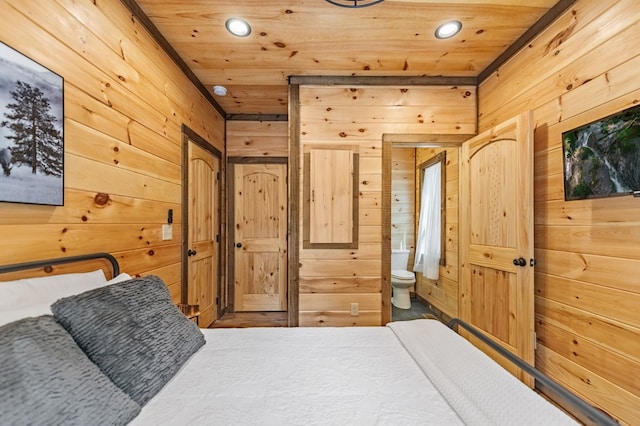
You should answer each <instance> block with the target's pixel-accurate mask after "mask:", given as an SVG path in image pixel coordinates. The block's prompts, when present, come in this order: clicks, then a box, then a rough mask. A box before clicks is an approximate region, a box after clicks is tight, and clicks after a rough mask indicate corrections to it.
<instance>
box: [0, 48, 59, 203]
mask: <svg viewBox="0 0 640 426" xmlns="http://www.w3.org/2000/svg"><path fill="white" fill-rule="evenodd" d="M63 89H64V80H63V78H62V77H61V76H59V75H58V74H56V73H54V72H52V71H51V70H49V69H47V68H45V67H43V66H42V65H40V64H38V63H37V62H35V61H33V60H31V59H29V58H28V57H26V56H25V55H23V54H22V53H20V52H18V51H17V50H14V49H13V48H11V47H9V46H7V45H6V44H4V43H2V42H0V166H1V168H2V170H1V171H0V202H12V203H26V204H45V205H52V206H61V205H63V204H64V91H63Z"/></svg>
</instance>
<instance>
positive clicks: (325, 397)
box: [131, 320, 576, 426]
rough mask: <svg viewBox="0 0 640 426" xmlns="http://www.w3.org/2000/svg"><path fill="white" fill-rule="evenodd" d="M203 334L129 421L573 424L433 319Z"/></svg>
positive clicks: (304, 423) (345, 423)
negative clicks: (192, 352)
mask: <svg viewBox="0 0 640 426" xmlns="http://www.w3.org/2000/svg"><path fill="white" fill-rule="evenodd" d="M202 331H203V333H204V334H205V337H206V340H207V344H206V345H205V346H204V347H203V348H201V349H200V350H199V351H198V352H197V353H196V354H195V355H194V356H193V357H192V358H191V359H190V360H189V362H188V363H187V364H186V365H185V366H184V367H183V368H182V370H180V372H179V373H178V374H177V375H176V376H175V377H174V378H173V379H172V380H171V381H170V382H169V383H168V384H167V386H165V387H164V388H163V389H162V390H161V391H160V393H159V394H158V395H156V396H155V397H154V398H153V399H152V400H151V401H150V402H149V403H148V404H147V405H146V406H145V407H144V408H143V409H142V412H141V413H140V415H139V416H138V417H137V418H136V419H134V421H133V422H132V423H131V424H133V425H158V424H162V425H187V424H206V425H403V426H404V425H443V426H444V425H446V426H449V425H459V424H468V425H508V426H511V425H518V426H520V425H536V426H537V425H554V426H555V425H565V424H566V425H569V424H576V423H575V422H573V420H571V419H570V418H569V417H568V416H566V415H565V414H564V413H562V412H561V411H560V410H558V409H557V408H555V407H554V406H552V405H551V404H549V403H548V402H547V401H545V400H544V399H542V398H541V397H540V396H538V395H537V394H536V393H535V392H533V391H532V390H530V389H529V388H527V387H526V386H524V385H523V384H522V383H520V382H519V381H517V380H516V379H515V378H513V376H511V375H510V374H509V373H508V372H507V371H506V370H504V369H503V368H502V367H500V366H498V365H497V364H495V363H494V362H493V361H492V360H491V359H490V358H488V357H487V356H486V355H484V354H483V353H482V352H479V351H478V350H477V349H475V348H474V347H473V346H472V345H471V344H469V343H468V342H467V341H466V340H464V339H463V338H461V337H460V336H458V335H457V334H456V333H454V332H453V331H451V330H449V329H448V328H447V327H446V326H444V325H443V324H441V323H439V322H437V321H434V320H416V321H406V322H397V323H390V324H388V326H387V327H365V328H348V327H345V328H248V329H211V330H202ZM428 377H429V378H428ZM434 385H435V386H434Z"/></svg>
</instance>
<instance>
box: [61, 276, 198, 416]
mask: <svg viewBox="0 0 640 426" xmlns="http://www.w3.org/2000/svg"><path fill="white" fill-rule="evenodd" d="M51 310H52V311H53V315H54V316H55V318H56V320H58V322H60V324H62V325H63V326H64V328H66V329H67V331H69V333H70V334H71V335H72V336H73V338H74V339H75V340H76V342H77V343H78V346H80V347H81V348H82V350H84V351H85V353H86V354H87V355H88V356H89V358H90V359H91V360H92V361H93V362H94V363H96V364H97V365H98V367H100V369H101V370H102V371H103V372H104V373H105V374H106V375H107V376H108V377H109V378H110V379H111V380H112V381H113V382H114V383H115V384H116V385H117V386H118V387H119V388H120V389H122V390H123V391H125V392H126V393H127V394H128V395H129V396H130V397H131V398H132V399H133V400H134V401H136V402H137V403H138V404H140V405H144V404H146V403H147V401H149V399H151V397H153V396H154V395H155V394H156V393H157V392H158V391H159V390H160V389H161V388H162V387H163V386H164V385H165V384H166V383H167V382H168V381H169V380H170V379H171V378H172V377H173V375H174V374H175V373H176V372H177V371H178V370H179V369H180V367H181V366H182V365H183V364H184V363H185V362H186V361H187V359H189V357H190V356H191V355H192V354H193V353H194V352H196V351H197V350H198V349H199V348H200V347H201V346H202V345H203V344H204V343H205V342H204V336H203V335H202V332H200V329H199V328H198V327H197V326H196V325H195V324H194V323H193V322H192V321H190V320H188V319H187V318H186V317H185V316H184V315H183V314H182V312H180V310H179V309H178V308H177V307H176V306H175V305H174V304H173V303H172V301H171V297H170V295H169V291H168V289H167V287H166V286H165V284H164V283H163V282H162V280H161V279H160V278H158V277H156V276H148V277H144V278H134V279H132V280H128V281H123V282H121V283H117V284H113V285H110V286H107V287H101V288H98V289H95V290H90V291H87V292H85V293H81V294H78V295H76V296H72V297H67V298H64V299H60V300H58V301H57V302H55V303H54V304H53V305H52V306H51Z"/></svg>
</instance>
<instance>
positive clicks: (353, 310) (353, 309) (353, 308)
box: [351, 303, 360, 317]
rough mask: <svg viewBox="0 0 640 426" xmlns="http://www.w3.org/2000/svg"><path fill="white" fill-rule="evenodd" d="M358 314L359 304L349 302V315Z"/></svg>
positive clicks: (354, 315)
mask: <svg viewBox="0 0 640 426" xmlns="http://www.w3.org/2000/svg"><path fill="white" fill-rule="evenodd" d="M358 315H360V305H359V304H358V303H352V304H351V316H352V317H357V316H358Z"/></svg>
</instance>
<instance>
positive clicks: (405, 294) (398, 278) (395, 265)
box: [391, 249, 416, 309]
mask: <svg viewBox="0 0 640 426" xmlns="http://www.w3.org/2000/svg"><path fill="white" fill-rule="evenodd" d="M408 263H409V250H397V249H396V250H391V287H392V289H393V297H392V298H391V303H392V304H393V306H395V307H396V308H400V309H410V308H411V299H410V297H409V289H410V288H411V286H413V285H414V284H415V282H416V275H415V274H414V273H413V272H411V271H407V264H408Z"/></svg>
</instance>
